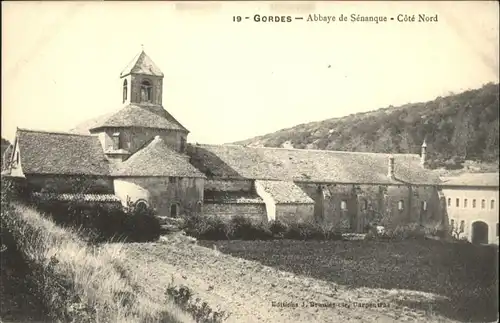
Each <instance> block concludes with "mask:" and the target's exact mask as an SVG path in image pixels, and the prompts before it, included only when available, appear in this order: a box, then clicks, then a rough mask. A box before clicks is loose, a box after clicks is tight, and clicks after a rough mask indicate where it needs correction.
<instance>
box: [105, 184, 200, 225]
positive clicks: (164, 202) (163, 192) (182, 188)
mask: <svg viewBox="0 0 500 323" xmlns="http://www.w3.org/2000/svg"><path fill="white" fill-rule="evenodd" d="M203 183H204V179H203V178H177V177H127V178H117V179H115V180H114V187H115V194H116V195H117V196H118V197H119V198H120V199H121V200H122V201H124V202H125V201H126V200H127V197H129V198H130V199H131V201H132V202H133V203H135V202H136V201H138V200H145V201H146V202H147V203H148V204H149V205H150V206H152V207H153V208H155V209H156V211H157V212H158V214H160V215H164V216H171V206H172V204H176V205H178V206H177V208H178V215H182V214H187V213H190V212H196V211H197V204H201V205H203Z"/></svg>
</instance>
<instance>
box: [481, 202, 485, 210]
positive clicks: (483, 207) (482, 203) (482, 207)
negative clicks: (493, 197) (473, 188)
mask: <svg viewBox="0 0 500 323" xmlns="http://www.w3.org/2000/svg"><path fill="white" fill-rule="evenodd" d="M485 208H486V200H481V209H485Z"/></svg>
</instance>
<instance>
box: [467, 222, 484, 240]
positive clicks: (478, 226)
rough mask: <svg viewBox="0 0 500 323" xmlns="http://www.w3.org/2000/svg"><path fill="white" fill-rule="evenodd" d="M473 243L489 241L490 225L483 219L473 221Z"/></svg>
mask: <svg viewBox="0 0 500 323" xmlns="http://www.w3.org/2000/svg"><path fill="white" fill-rule="evenodd" d="M471 241H472V243H476V244H481V243H488V225H487V224H486V223H484V222H482V221H476V222H474V223H472V239H471Z"/></svg>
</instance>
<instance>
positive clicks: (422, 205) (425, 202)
mask: <svg viewBox="0 0 500 323" xmlns="http://www.w3.org/2000/svg"><path fill="white" fill-rule="evenodd" d="M420 205H421V209H422V211H427V201H422V202H420Z"/></svg>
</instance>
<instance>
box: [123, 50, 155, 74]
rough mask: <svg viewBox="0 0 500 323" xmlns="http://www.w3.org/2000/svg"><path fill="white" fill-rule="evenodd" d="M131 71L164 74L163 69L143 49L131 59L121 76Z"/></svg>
mask: <svg viewBox="0 0 500 323" xmlns="http://www.w3.org/2000/svg"><path fill="white" fill-rule="evenodd" d="M131 73H135V74H145V75H154V76H163V73H162V71H161V70H160V69H159V68H158V66H156V64H155V63H154V62H153V61H152V60H151V58H149V56H148V55H146V53H145V52H144V51H141V52H140V53H139V54H137V55H136V56H135V57H134V58H133V59H132V61H130V63H129V64H128V65H127V66H126V67H125V68H124V69H123V71H122V72H121V73H120V76H122V77H123V76H126V75H129V74H131Z"/></svg>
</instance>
